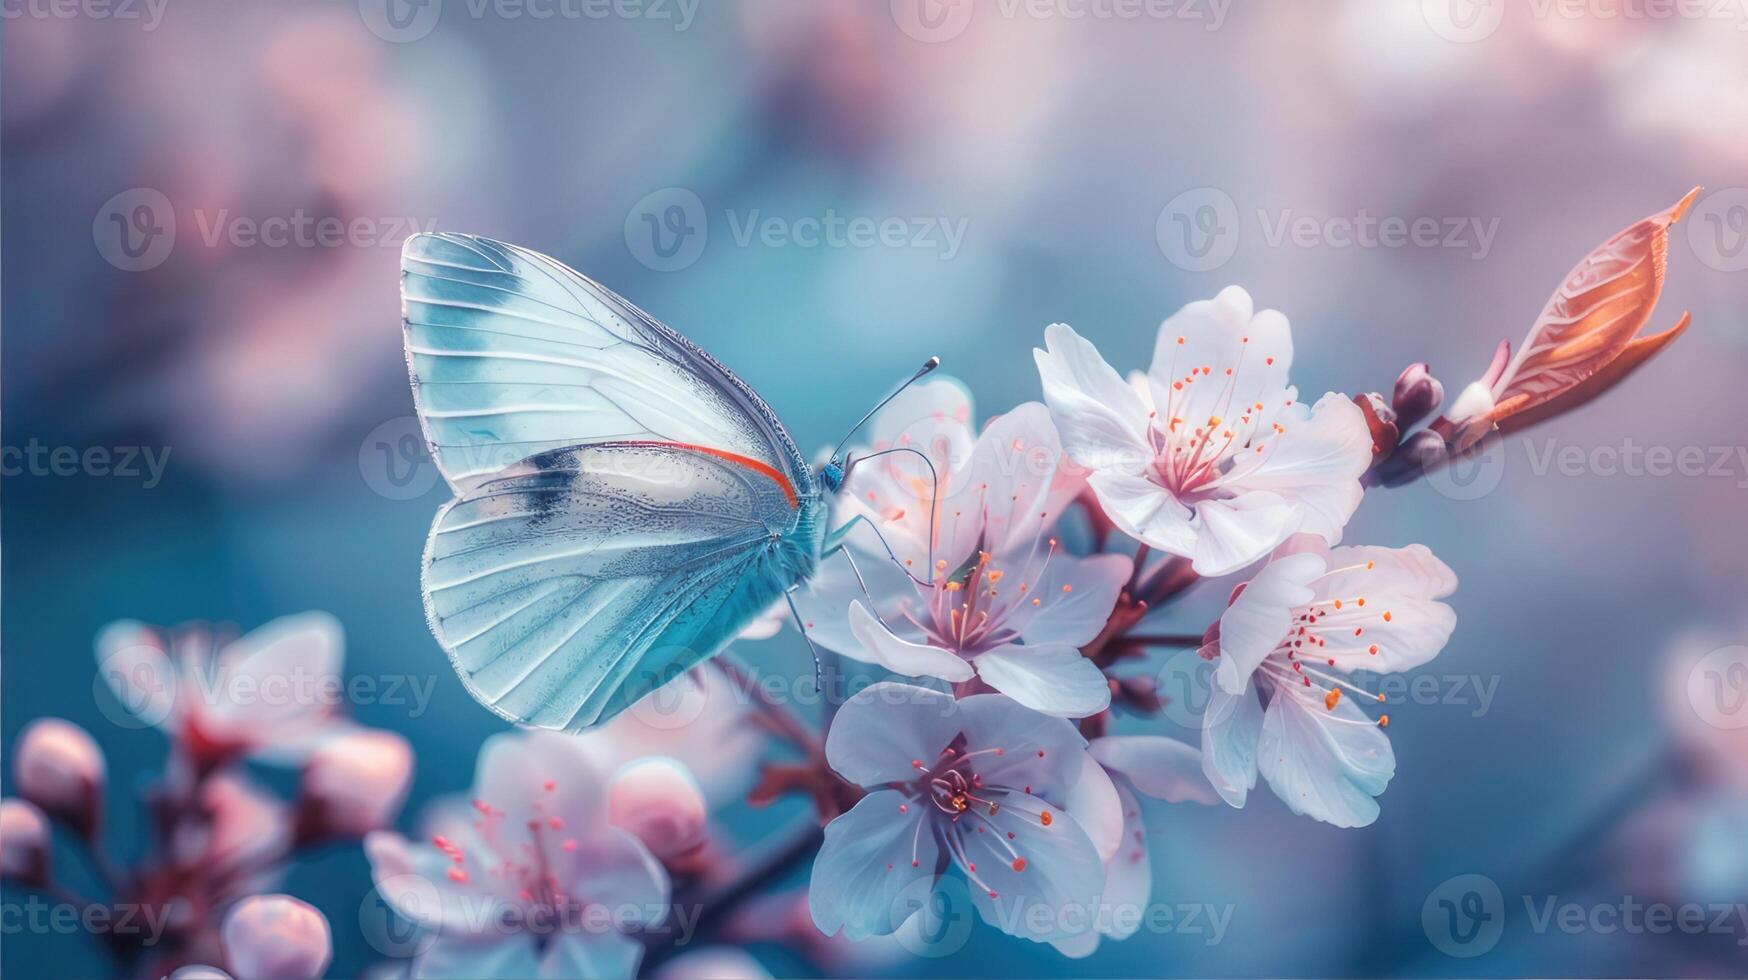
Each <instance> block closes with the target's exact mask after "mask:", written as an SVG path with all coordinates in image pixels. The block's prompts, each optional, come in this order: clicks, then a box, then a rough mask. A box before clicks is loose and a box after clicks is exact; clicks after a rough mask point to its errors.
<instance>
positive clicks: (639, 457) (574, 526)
mask: <svg viewBox="0 0 1748 980" xmlns="http://www.w3.org/2000/svg"><path fill="white" fill-rule="evenodd" d="M529 463H530V464H531V465H524V466H518V467H516V468H514V470H513V471H512V472H510V473H507V474H505V475H503V476H500V477H499V478H497V479H493V480H489V481H486V482H484V483H482V484H480V485H479V486H478V487H476V488H475V489H474V490H473V491H471V492H470V493H469V494H468V495H467V496H465V497H462V498H461V499H459V500H456V501H454V502H452V503H451V504H450V505H449V506H447V507H446V508H444V510H443V511H442V512H441V513H439V515H438V517H437V521H436V524H435V525H434V526H433V528H432V531H431V538H430V543H429V545H428V547H427V550H426V555H425V575H424V585H425V595H426V612H427V614H428V616H429V618H430V621H431V628H432V630H433V632H435V633H436V635H437V638H438V639H439V641H440V642H441V643H442V644H443V646H444V648H445V649H446V650H448V651H449V654H450V659H451V661H452V662H453V663H454V665H455V669H456V671H457V672H458V673H459V674H460V675H461V677H462V679H463V681H464V682H465V683H466V684H467V687H468V689H469V690H470V691H471V692H472V693H473V695H474V696H475V697H476V698H478V699H479V700H480V701H481V702H482V703H484V704H486V705H488V706H490V707H491V708H492V709H493V710H494V711H497V712H498V713H499V714H501V715H503V716H504V717H505V718H508V719H510V720H512V721H516V722H519V723H522V724H527V725H536V726H539V727H543V728H572V729H578V728H586V727H588V726H590V725H593V724H596V723H598V722H600V721H603V720H605V719H606V718H608V717H611V716H612V715H613V714H615V713H617V712H618V711H620V710H622V709H623V708H625V707H626V706H628V705H629V704H631V703H633V702H635V701H636V700H637V699H638V698H640V697H642V696H643V695H644V694H647V693H649V692H650V691H652V690H654V689H655V688H656V687H658V686H660V685H661V684H663V683H666V682H667V681H669V680H672V679H673V678H674V677H676V676H678V674H679V673H680V672H682V671H684V670H685V669H686V668H689V667H691V666H692V665H693V664H695V663H697V662H698V661H700V660H702V659H703V658H705V657H706V656H709V655H710V654H711V653H714V652H715V651H716V650H717V649H719V648H720V647H721V645H722V644H723V643H724V642H726V641H727V640H728V639H729V638H730V636H731V635H732V633H733V632H734V630H735V629H737V628H738V624H740V623H744V622H746V621H747V620H748V619H750V618H751V616H752V615H754V614H756V613H758V612H759V611H761V610H763V609H764V608H765V607H766V606H768V605H769V604H770V603H771V602H772V601H774V600H775V599H776V598H777V597H778V596H779V595H781V593H782V591H783V589H784V588H785V587H786V586H787V585H788V584H789V583H788V582H787V581H785V580H784V579H785V573H784V571H783V567H782V566H781V564H780V563H778V562H777V561H776V560H775V558H774V548H773V539H772V534H771V530H770V529H769V528H768V527H767V526H766V525H765V524H764V523H763V522H761V521H760V520H759V519H758V516H757V515H759V514H762V513H775V512H780V511H781V510H786V509H787V508H788V504H787V501H786V500H785V499H783V498H782V491H781V489H780V488H779V487H778V486H777V485H776V484H775V483H773V482H772V481H770V480H767V479H764V478H762V477H759V476H758V475H757V474H749V473H747V472H746V470H745V468H744V467H743V466H741V465H740V464H738V463H735V462H733V461H730V460H725V459H723V458H720V457H718V456H714V455H711V454H709V453H703V452H698V451H695V450H690V449H685V448H680V447H671V446H656V445H605V446H591V447H585V448H582V449H577V450H564V451H559V452H555V453H552V454H549V455H548V456H545V457H541V458H537V459H536V460H530V461H529Z"/></svg>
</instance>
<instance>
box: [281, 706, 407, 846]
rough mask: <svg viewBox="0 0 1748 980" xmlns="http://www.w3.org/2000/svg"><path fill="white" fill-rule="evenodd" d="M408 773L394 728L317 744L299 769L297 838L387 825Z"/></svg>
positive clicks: (356, 833) (353, 833)
mask: <svg viewBox="0 0 1748 980" xmlns="http://www.w3.org/2000/svg"><path fill="white" fill-rule="evenodd" d="M412 774H413V750H412V748H411V746H409V745H408V744H407V740H406V739H404V738H402V737H400V736H399V735H396V734H395V733H394V732H387V731H381V730H378V729H369V728H365V729H359V730H357V731H353V732H349V733H347V734H345V735H342V736H340V737H338V738H334V739H331V740H329V741H327V742H324V743H322V744H321V745H320V746H318V747H317V748H316V750H315V752H314V753H313V754H311V756H310V760H309V765H308V767H307V768H305V769H304V773H303V785H302V787H301V789H300V792H299V798H298V812H297V835H298V838H299V839H300V840H305V841H309V840H322V839H326V838H331V837H348V838H356V837H363V836H364V835H365V834H368V833H370V832H371V831H373V830H381V829H382V828H384V827H387V826H389V825H390V824H393V823H394V820H395V817H396V816H398V815H399V814H400V810H401V804H402V803H403V802H405V800H406V798H407V785H408V783H409V782H411V779H412Z"/></svg>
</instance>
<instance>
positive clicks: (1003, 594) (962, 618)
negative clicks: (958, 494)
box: [905, 538, 1073, 657]
mask: <svg viewBox="0 0 1748 980" xmlns="http://www.w3.org/2000/svg"><path fill="white" fill-rule="evenodd" d="M1055 553H1056V539H1055V538H1050V539H1049V541H1048V544H1047V545H1046V547H1045V548H1044V553H1043V556H1042V560H1041V561H1040V560H1039V558H1038V545H1037V542H1036V541H1034V542H1033V544H1032V551H1031V554H1029V555H1028V556H1027V557H1026V560H1025V563H1024V566H1023V567H1022V569H1021V573H1020V575H1019V577H1018V581H1017V582H1016V583H1014V584H1012V585H1008V584H1004V580H1006V579H1007V578H1008V572H1007V570H1006V569H1002V568H998V567H996V565H995V562H994V559H992V558H991V557H990V554H989V552H987V551H979V552H978V553H977V560H976V561H975V562H973V563H972V564H971V566H970V567H969V568H967V569H966V570H965V571H964V572H962V573H961V574H957V575H953V576H951V577H949V576H946V575H944V574H940V573H944V572H945V571H946V562H945V561H938V562H936V563H935V566H936V567H935V571H936V573H937V575H936V577H935V582H934V585H932V586H931V587H929V588H928V589H927V590H925V600H926V602H927V608H926V609H924V610H923V614H922V615H921V616H918V615H915V614H913V613H912V612H911V611H910V610H909V609H908V608H907V609H906V610H905V616H906V618H908V619H909V620H910V621H911V622H912V623H913V624H915V625H916V626H917V627H919V628H921V629H922V631H923V632H924V633H926V634H928V637H929V641H930V642H931V643H932V644H934V645H936V646H940V647H943V648H945V649H948V650H954V651H957V652H958V653H959V654H961V655H962V656H965V657H972V656H976V655H977V654H979V653H981V652H983V651H985V650H992V649H994V648H996V647H999V646H1001V645H1003V644H1005V643H1011V642H1013V641H1014V640H1015V639H1016V638H1017V637H1018V636H1019V631H1018V629H1017V628H1016V624H1015V622H1014V619H1015V616H1014V614H1015V613H1017V612H1019V611H1020V610H1023V609H1027V608H1030V609H1033V610H1036V609H1038V608H1040V607H1042V606H1043V605H1044V602H1045V600H1046V599H1047V598H1048V597H1047V596H1044V595H1042V594H1038V590H1037V589H1035V588H1034V586H1035V584H1036V583H1037V582H1038V581H1039V580H1041V579H1042V578H1043V576H1044V573H1045V571H1046V570H1047V569H1048V568H1049V567H1050V559H1051V557H1052V556H1054V555H1055ZM1034 565H1035V566H1036V567H1034ZM1072 590H1073V586H1070V585H1064V586H1063V587H1062V592H1063V593H1064V594H1067V593H1069V592H1071V591H1072Z"/></svg>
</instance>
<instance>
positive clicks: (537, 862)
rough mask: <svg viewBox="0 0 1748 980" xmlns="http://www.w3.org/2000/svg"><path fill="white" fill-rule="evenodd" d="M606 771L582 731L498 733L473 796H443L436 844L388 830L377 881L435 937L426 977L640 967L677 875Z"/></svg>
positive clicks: (371, 843)
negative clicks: (626, 811) (577, 735)
mask: <svg viewBox="0 0 1748 980" xmlns="http://www.w3.org/2000/svg"><path fill="white" fill-rule="evenodd" d="M607 775H608V774H607V773H605V772H602V771H601V770H600V769H599V768H598V767H597V766H596V765H595V764H594V762H593V761H592V759H591V757H590V755H589V754H588V753H587V752H586V751H584V750H583V749H581V748H580V747H579V746H578V745H577V744H576V740H575V739H574V738H572V737H571V736H568V735H564V734H559V733H552V732H533V733H527V734H523V733H517V734H506V735H497V736H494V737H492V738H491V739H489V740H488V741H487V742H486V744H485V746H484V747H483V748H482V749H481V750H480V754H479V761H478V764H477V767H476V770H475V776H474V786H473V792H474V795H473V799H472V800H471V801H469V802H463V801H460V800H448V801H443V802H440V803H438V804H434V805H433V806H432V808H431V809H430V810H429V811H427V813H426V817H425V821H424V836H423V842H419V843H415V842H413V841H409V840H407V839H406V838H404V837H402V836H401V835H399V834H396V833H392V832H388V831H377V832H375V833H373V834H371V835H370V836H368V837H367V838H365V854H366V855H367V856H368V857H369V858H370V863H371V872H372V875H373V877H374V878H375V880H376V886H377V890H378V891H379V892H380V893H381V894H382V896H383V898H384V899H385V900H387V901H388V903H389V904H390V905H392V906H393V907H394V908H395V910H396V911H397V912H399V913H400V914H401V915H403V916H405V917H406V918H408V919H409V920H411V921H413V922H416V923H418V924H420V925H422V926H425V927H427V928H428V929H431V930H432V931H433V932H434V933H435V937H434V940H433V941H432V943H431V945H430V946H429V947H428V948H426V949H425V950H424V951H423V952H422V953H421V954H420V956H419V959H418V960H417V961H416V962H415V964H414V973H415V974H416V975H419V976H454V977H479V976H519V977H566V976H589V977H630V976H632V975H634V974H635V973H636V971H637V964H638V962H639V960H640V959H641V958H642V955H643V946H642V944H641V943H639V942H638V941H637V939H636V938H634V937H632V936H630V935H628V934H626V933H625V932H622V931H621V929H622V928H625V927H633V928H635V927H638V926H651V925H656V924H659V923H660V922H661V921H662V920H663V919H664V918H665V916H666V914H667V901H668V887H669V885H668V876H667V873H666V872H665V871H664V870H663V869H662V866H661V864H660V862H658V861H657V860H656V859H655V858H654V857H653V856H652V855H651V854H650V852H649V851H648V849H646V848H645V847H644V846H643V844H642V843H640V842H639V841H638V839H637V838H636V837H635V836H633V835H632V834H630V833H628V832H626V831H624V830H621V829H620V828H618V827H616V826H614V825H613V824H612V823H611V822H610V820H609V812H608V805H607V796H606V793H605V787H606V777H607Z"/></svg>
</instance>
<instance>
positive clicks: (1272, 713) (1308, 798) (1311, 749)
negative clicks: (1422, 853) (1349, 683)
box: [1256, 694, 1396, 827]
mask: <svg viewBox="0 0 1748 980" xmlns="http://www.w3.org/2000/svg"><path fill="white" fill-rule="evenodd" d="M1256 752H1257V768H1258V770H1259V771H1260V772H1261V773H1262V776H1263V778H1264V779H1267V780H1268V782H1269V788H1271V789H1273V790H1274V791H1275V795H1276V796H1278V797H1280V798H1281V802H1283V803H1285V804H1287V808H1288V809H1290V810H1292V811H1293V812H1294V813H1299V814H1303V815H1305V816H1309V817H1312V818H1315V819H1317V820H1322V821H1323V822H1325V823H1330V824H1334V825H1335V826H1337V827H1364V826H1366V825H1367V824H1370V823H1371V822H1372V821H1374V820H1376V819H1378V801H1377V800H1375V799H1373V797H1375V796H1377V795H1379V794H1380V793H1382V792H1384V787H1385V786H1386V785H1388V784H1389V782H1390V777H1391V776H1392V775H1394V774H1395V772H1396V755H1395V753H1394V752H1393V751H1391V749H1390V740H1389V739H1388V738H1386V737H1385V735H1384V731H1383V729H1381V728H1379V727H1378V726H1377V725H1375V724H1373V723H1371V721H1370V719H1368V718H1366V717H1365V715H1364V714H1363V713H1362V712H1361V711H1360V710H1359V709H1358V708H1356V707H1354V706H1353V703H1352V702H1351V701H1345V700H1344V701H1340V702H1338V703H1337V704H1336V706H1335V709H1334V710H1327V709H1325V708H1324V707H1323V705H1322V704H1314V703H1311V702H1308V701H1305V700H1303V699H1301V698H1297V697H1292V696H1288V695H1285V694H1277V695H1276V696H1275V698H1274V700H1272V701H1271V702H1269V707H1268V713H1267V714H1266V715H1265V716H1264V717H1263V724H1262V733H1261V739H1260V741H1259V742H1258V743H1257V749H1256Z"/></svg>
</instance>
